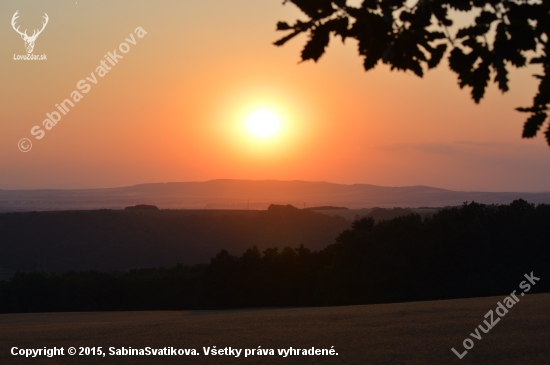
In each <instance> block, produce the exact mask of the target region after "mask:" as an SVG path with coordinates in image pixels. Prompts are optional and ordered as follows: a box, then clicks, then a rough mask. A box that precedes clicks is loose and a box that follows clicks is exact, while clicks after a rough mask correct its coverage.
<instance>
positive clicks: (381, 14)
mask: <svg viewBox="0 0 550 365" xmlns="http://www.w3.org/2000/svg"><path fill="white" fill-rule="evenodd" d="M287 2H292V3H293V4H295V5H296V6H297V7H299V8H300V10H302V12H303V13H304V14H305V15H306V16H307V17H308V19H307V20H306V21H301V20H298V21H296V22H295V23H294V24H293V25H289V24H288V23H285V22H279V23H278V24H277V30H280V31H289V32H290V34H289V35H287V36H285V37H283V38H282V39H280V40H279V41H277V42H275V44H276V45H278V46H281V45H283V44H285V43H286V42H287V41H289V40H290V39H292V38H294V37H295V36H297V35H298V34H301V33H307V34H308V35H309V40H308V42H307V43H306V45H305V47H304V49H303V51H302V60H303V61H307V60H314V61H315V62H317V61H318V60H319V58H320V57H321V56H322V55H323V53H324V52H325V49H326V47H327V46H328V44H329V41H330V37H331V35H335V36H339V37H341V39H342V41H345V40H346V38H353V39H356V40H357V42H358V45H359V54H360V55H361V56H362V57H364V68H365V70H367V71H368V70H370V69H372V68H374V67H375V66H376V65H377V64H378V63H379V62H383V63H385V64H388V65H390V66H391V69H392V70H393V69H397V70H402V71H412V72H413V73H414V74H416V75H417V76H420V77H422V76H423V75H424V70H425V69H431V68H434V67H436V66H437V65H438V64H439V62H440V61H441V59H442V58H443V56H444V55H445V53H446V51H447V49H448V48H450V49H451V51H450V55H449V66H450V69H451V70H452V71H454V72H455V73H456V74H457V76H458V81H459V86H460V88H463V87H465V86H467V87H469V88H471V93H472V98H473V99H474V100H475V102H476V103H478V102H479V101H480V100H481V99H482V98H483V96H484V94H485V89H486V88H487V85H488V84H489V82H490V80H491V76H492V75H493V76H494V77H493V81H494V82H495V83H496V84H497V85H498V87H499V89H500V90H501V91H502V92H506V91H508V67H509V66H513V67H523V66H525V65H527V64H529V63H531V64H541V65H542V74H541V75H535V77H536V78H537V79H539V80H540V84H539V90H538V93H537V94H536V96H535V97H534V100H533V105H532V106H531V107H528V108H518V109H517V110H518V111H520V112H526V113H530V114H531V116H530V117H529V118H528V120H527V122H526V123H525V127H524V131H523V137H524V138H532V137H534V136H535V135H536V134H537V132H538V130H539V129H540V128H541V126H542V125H543V124H544V122H545V121H546V120H547V110H548V105H549V104H550V60H549V56H548V50H547V46H548V42H549V39H550V2H549V1H546V0H543V1H531V0H517V1H516V0H441V1H430V0H417V1H416V2H414V5H411V3H410V2H408V1H406V0H364V1H363V2H362V5H361V6H359V7H354V6H349V5H347V1H346V0H322V1H321V0H285V1H284V3H287ZM452 10H456V11H461V12H472V13H473V14H478V15H477V16H476V17H475V19H474V21H473V22H472V24H469V25H468V26H466V27H464V28H461V29H459V30H458V31H457V32H456V33H455V34H454V35H452V34H451V33H450V32H449V29H448V27H450V26H452V25H453V20H452V19H451V17H450V11H452ZM492 32H494V36H493V34H492ZM545 134H546V139H547V141H548V144H549V145H550V123H549V125H548V130H547V131H546V133H545Z"/></svg>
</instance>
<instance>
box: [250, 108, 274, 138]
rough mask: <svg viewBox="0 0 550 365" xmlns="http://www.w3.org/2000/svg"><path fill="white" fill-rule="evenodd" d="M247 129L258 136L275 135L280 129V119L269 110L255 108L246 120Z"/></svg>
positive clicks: (267, 136)
mask: <svg viewBox="0 0 550 365" xmlns="http://www.w3.org/2000/svg"><path fill="white" fill-rule="evenodd" d="M246 126H247V128H248V131H249V132H250V133H252V134H253V135H254V136H256V137H259V138H269V137H273V136H275V135H276V134H277V133H278V132H279V130H280V129H281V119H280V118H279V116H278V115H277V114H275V113H274V112H272V111H270V110H265V109H262V110H256V111H255V112H253V113H252V114H250V116H249V117H248V119H247V121H246Z"/></svg>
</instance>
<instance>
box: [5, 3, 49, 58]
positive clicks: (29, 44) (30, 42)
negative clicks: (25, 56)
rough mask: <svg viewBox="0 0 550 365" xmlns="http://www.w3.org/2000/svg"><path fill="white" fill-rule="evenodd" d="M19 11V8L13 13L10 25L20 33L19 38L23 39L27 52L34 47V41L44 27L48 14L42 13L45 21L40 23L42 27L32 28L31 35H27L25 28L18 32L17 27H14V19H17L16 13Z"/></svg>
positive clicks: (30, 51)
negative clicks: (38, 28)
mask: <svg viewBox="0 0 550 365" xmlns="http://www.w3.org/2000/svg"><path fill="white" fill-rule="evenodd" d="M18 13H19V10H17V11H16V12H15V14H13V18H11V26H12V27H13V29H14V30H15V31H16V32H17V33H19V35H21V38H23V40H24V41H25V48H26V50H27V53H32V51H33V49H34V42H35V41H36V38H38V36H39V35H40V33H42V31H43V30H44V28H46V25H47V24H48V20H49V18H48V14H46V13H44V19H45V21H44V22H43V23H42V29H40V30H34V32H33V33H32V35H31V36H28V35H27V30H26V29H25V31H24V32H20V31H19V27H17V28H16V27H15V21H16V20H17V18H19V16H18V15H17V14H18Z"/></svg>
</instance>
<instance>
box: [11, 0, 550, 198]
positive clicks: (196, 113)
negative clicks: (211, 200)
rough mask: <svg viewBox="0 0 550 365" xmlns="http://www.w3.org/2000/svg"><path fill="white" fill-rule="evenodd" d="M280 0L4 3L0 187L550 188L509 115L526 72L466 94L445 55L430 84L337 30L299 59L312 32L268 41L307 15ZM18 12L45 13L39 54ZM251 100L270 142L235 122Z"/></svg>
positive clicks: (545, 169) (31, 19) (529, 89)
mask: <svg viewBox="0 0 550 365" xmlns="http://www.w3.org/2000/svg"><path fill="white" fill-rule="evenodd" d="M281 3H282V1H281V0H270V1H257V0H232V1H222V0H186V1H175V0H173V1H167V0H161V1H155V2H152V1H141V0H138V1H136V0H132V1H128V0H125V1H112V0H104V1H90V0H79V1H64V0H57V1H15V0H4V1H2V2H1V3H0V14H2V16H1V17H0V41H1V44H2V47H1V48H0V80H1V83H0V122H1V123H0V188H3V189H15V188H25V189H26V188H81V187H114V186H124V185H133V184H138V183H146V182H167V181H201V180H209V179H217V178H235V179H278V180H315V181H319V180H323V181H330V182H337V183H370V184H377V185H389V186H403V185H430V186H435V187H441V188H448V189H455V190H489V191H504V190H518V191H548V190H550V148H548V147H547V146H546V144H545V141H544V140H543V138H542V137H539V138H537V139H535V140H522V139H521V138H520V137H521V131H522V125H523V121H524V115H522V114H520V113H517V112H515V111H514V108H515V107H517V106H527V105H529V104H530V102H531V98H532V96H533V95H534V92H535V89H536V83H535V81H534V80H533V79H532V78H531V74H533V73H534V72H535V71H536V69H535V68H530V69H529V68H526V69H522V70H520V71H515V72H512V74H511V77H510V78H511V91H510V92H509V93H507V94H505V95H502V94H501V93H500V92H499V91H498V90H497V89H496V87H495V86H491V87H490V89H489V91H488V94H487V96H486V98H485V99H484V100H483V101H482V103H481V105H475V104H474V103H473V102H472V101H471V99H470V96H469V92H468V91H467V90H460V89H459V88H458V87H457V82H456V78H455V76H454V75H453V74H451V73H450V72H449V71H448V70H447V63H446V60H444V61H443V62H442V64H441V65H440V67H439V68H438V69H437V70H436V71H433V72H429V73H428V74H427V76H426V77H425V78H424V79H419V78H417V77H416V76H413V75H412V74H405V73H397V72H391V73H390V72H389V70H388V69H387V68H386V67H379V68H377V69H376V70H374V71H371V72H368V73H365V72H364V71H363V69H362V66H361V64H362V61H361V59H360V58H359V57H358V56H357V52H356V46H355V44H354V43H353V42H352V41H349V42H347V44H346V45H343V44H342V43H341V42H340V41H339V40H334V41H333V42H332V43H331V46H330V48H329V52H328V54H326V55H325V56H324V57H323V58H322V59H321V60H320V62H319V63H317V64H315V63H312V62H309V63H304V64H300V65H298V60H299V53H300V50H301V48H302V46H303V44H304V42H305V38H298V39H295V40H294V41H292V42H291V43H288V44H287V45H285V46H284V47H282V48H277V47H275V46H273V45H272V42H273V41H275V40H276V39H278V38H279V37H280V36H281V34H278V33H277V32H275V31H274V29H275V24H276V22H277V21H279V20H288V21H292V20H294V19H295V18H296V17H299V16H300V13H299V12H298V11H297V10H296V9H295V8H294V7H293V6H292V5H287V6H282V5H281ZM16 10H19V15H20V18H19V19H18V24H20V25H21V29H25V28H28V29H32V28H35V27H38V26H39V25H40V23H41V21H42V18H41V17H42V16H43V13H44V12H46V13H47V14H48V16H49V18H50V21H49V24H48V25H47V27H46V28H45V30H44V32H43V33H42V34H41V35H40V36H39V37H38V39H37V41H36V46H35V50H34V54H46V55H47V58H48V60H47V61H15V60H14V59H13V58H14V54H25V53H26V52H25V49H24V43H23V41H22V39H21V37H20V36H19V35H17V33H15V32H14V30H13V29H12V27H11V24H10V21H11V18H12V15H13V14H14V13H15V11H16ZM137 27H142V28H143V29H144V30H145V31H146V32H147V34H146V35H145V36H144V37H143V38H136V40H137V41H136V45H131V46H130V51H129V52H128V53H127V54H124V55H123V56H124V57H123V59H121V60H120V61H119V63H117V64H116V66H113V67H112V69H111V70H110V71H109V72H108V73H107V74H106V75H105V77H103V78H99V80H98V83H97V85H93V87H92V88H91V90H90V92H89V93H87V94H85V95H84V97H83V98H82V100H81V101H79V102H78V103H77V104H76V105H75V107H74V108H73V109H72V110H70V112H69V113H68V114H67V115H66V116H63V118H62V120H61V121H60V122H59V123H58V124H57V125H56V126H55V127H54V128H52V129H51V130H50V131H47V133H46V135H45V136H44V138H42V139H40V140H36V139H35V138H34V137H33V136H32V135H31V134H30V130H31V128H32V127H33V126H35V125H40V124H41V123H42V121H43V120H44V119H45V117H46V113H51V112H52V111H55V110H56V108H55V104H56V103H60V102H62V101H63V100H64V99H66V98H68V97H69V96H70V95H71V92H72V91H73V90H76V84H77V82H78V81H79V80H81V79H85V78H86V77H87V76H88V77H89V76H90V73H91V72H93V71H94V70H96V67H98V65H99V63H100V61H102V60H104V55H105V54H106V53H107V52H112V51H113V50H114V49H115V48H117V47H118V46H119V44H120V43H121V42H123V41H124V40H125V38H127V37H128V36H129V35H130V33H133V32H134V30H135V29H136V28H137ZM29 33H32V32H29ZM119 53H120V52H119ZM258 108H267V109H271V110H273V111H274V112H276V113H278V114H279V115H280V117H281V120H282V130H281V134H280V135H279V136H277V137H276V138H274V139H273V140H269V139H267V140H258V139H254V138H252V137H250V135H249V134H247V132H246V130H245V128H244V122H245V119H246V117H247V115H248V114H249V113H250V112H252V111H253V110H255V109H258ZM21 138H30V139H31V141H32V143H33V147H32V150H31V151H30V152H28V153H22V152H20V151H19V149H18V148H17V143H18V141H19V140H20V139H21Z"/></svg>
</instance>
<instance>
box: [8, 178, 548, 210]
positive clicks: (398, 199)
mask: <svg viewBox="0 0 550 365" xmlns="http://www.w3.org/2000/svg"><path fill="white" fill-rule="evenodd" d="M520 198H521V199H525V200H527V201H529V202H531V203H550V193H549V192H541V193H517V192H502V193H493V192H463V191H452V190H445V189H438V188H432V187H429V186H406V187H384V186H376V185H368V184H353V185H343V184H333V183H327V182H310V181H276V180H264V181H253V180H212V181H205V182H173V183H155V184H141V185H134V186H128V187H120V188H109V189H75V190H0V212H1V211H4V212H13V211H32V210H37V211H40V210H84V209H100V208H110V209H123V208H124V207H127V206H132V205H139V204H147V205H156V206H157V207H159V208H160V209H205V208H207V209H267V207H268V206H269V205H270V204H283V205H286V204H292V205H294V206H297V207H302V206H303V205H304V203H305V204H306V206H308V207H312V206H339V207H348V208H350V209H357V208H372V207H381V208H393V207H403V208H407V207H408V208H412V207H444V206H458V205H462V203H464V202H465V201H476V202H479V203H484V204H509V203H511V202H512V201H514V200H516V199H520Z"/></svg>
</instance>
